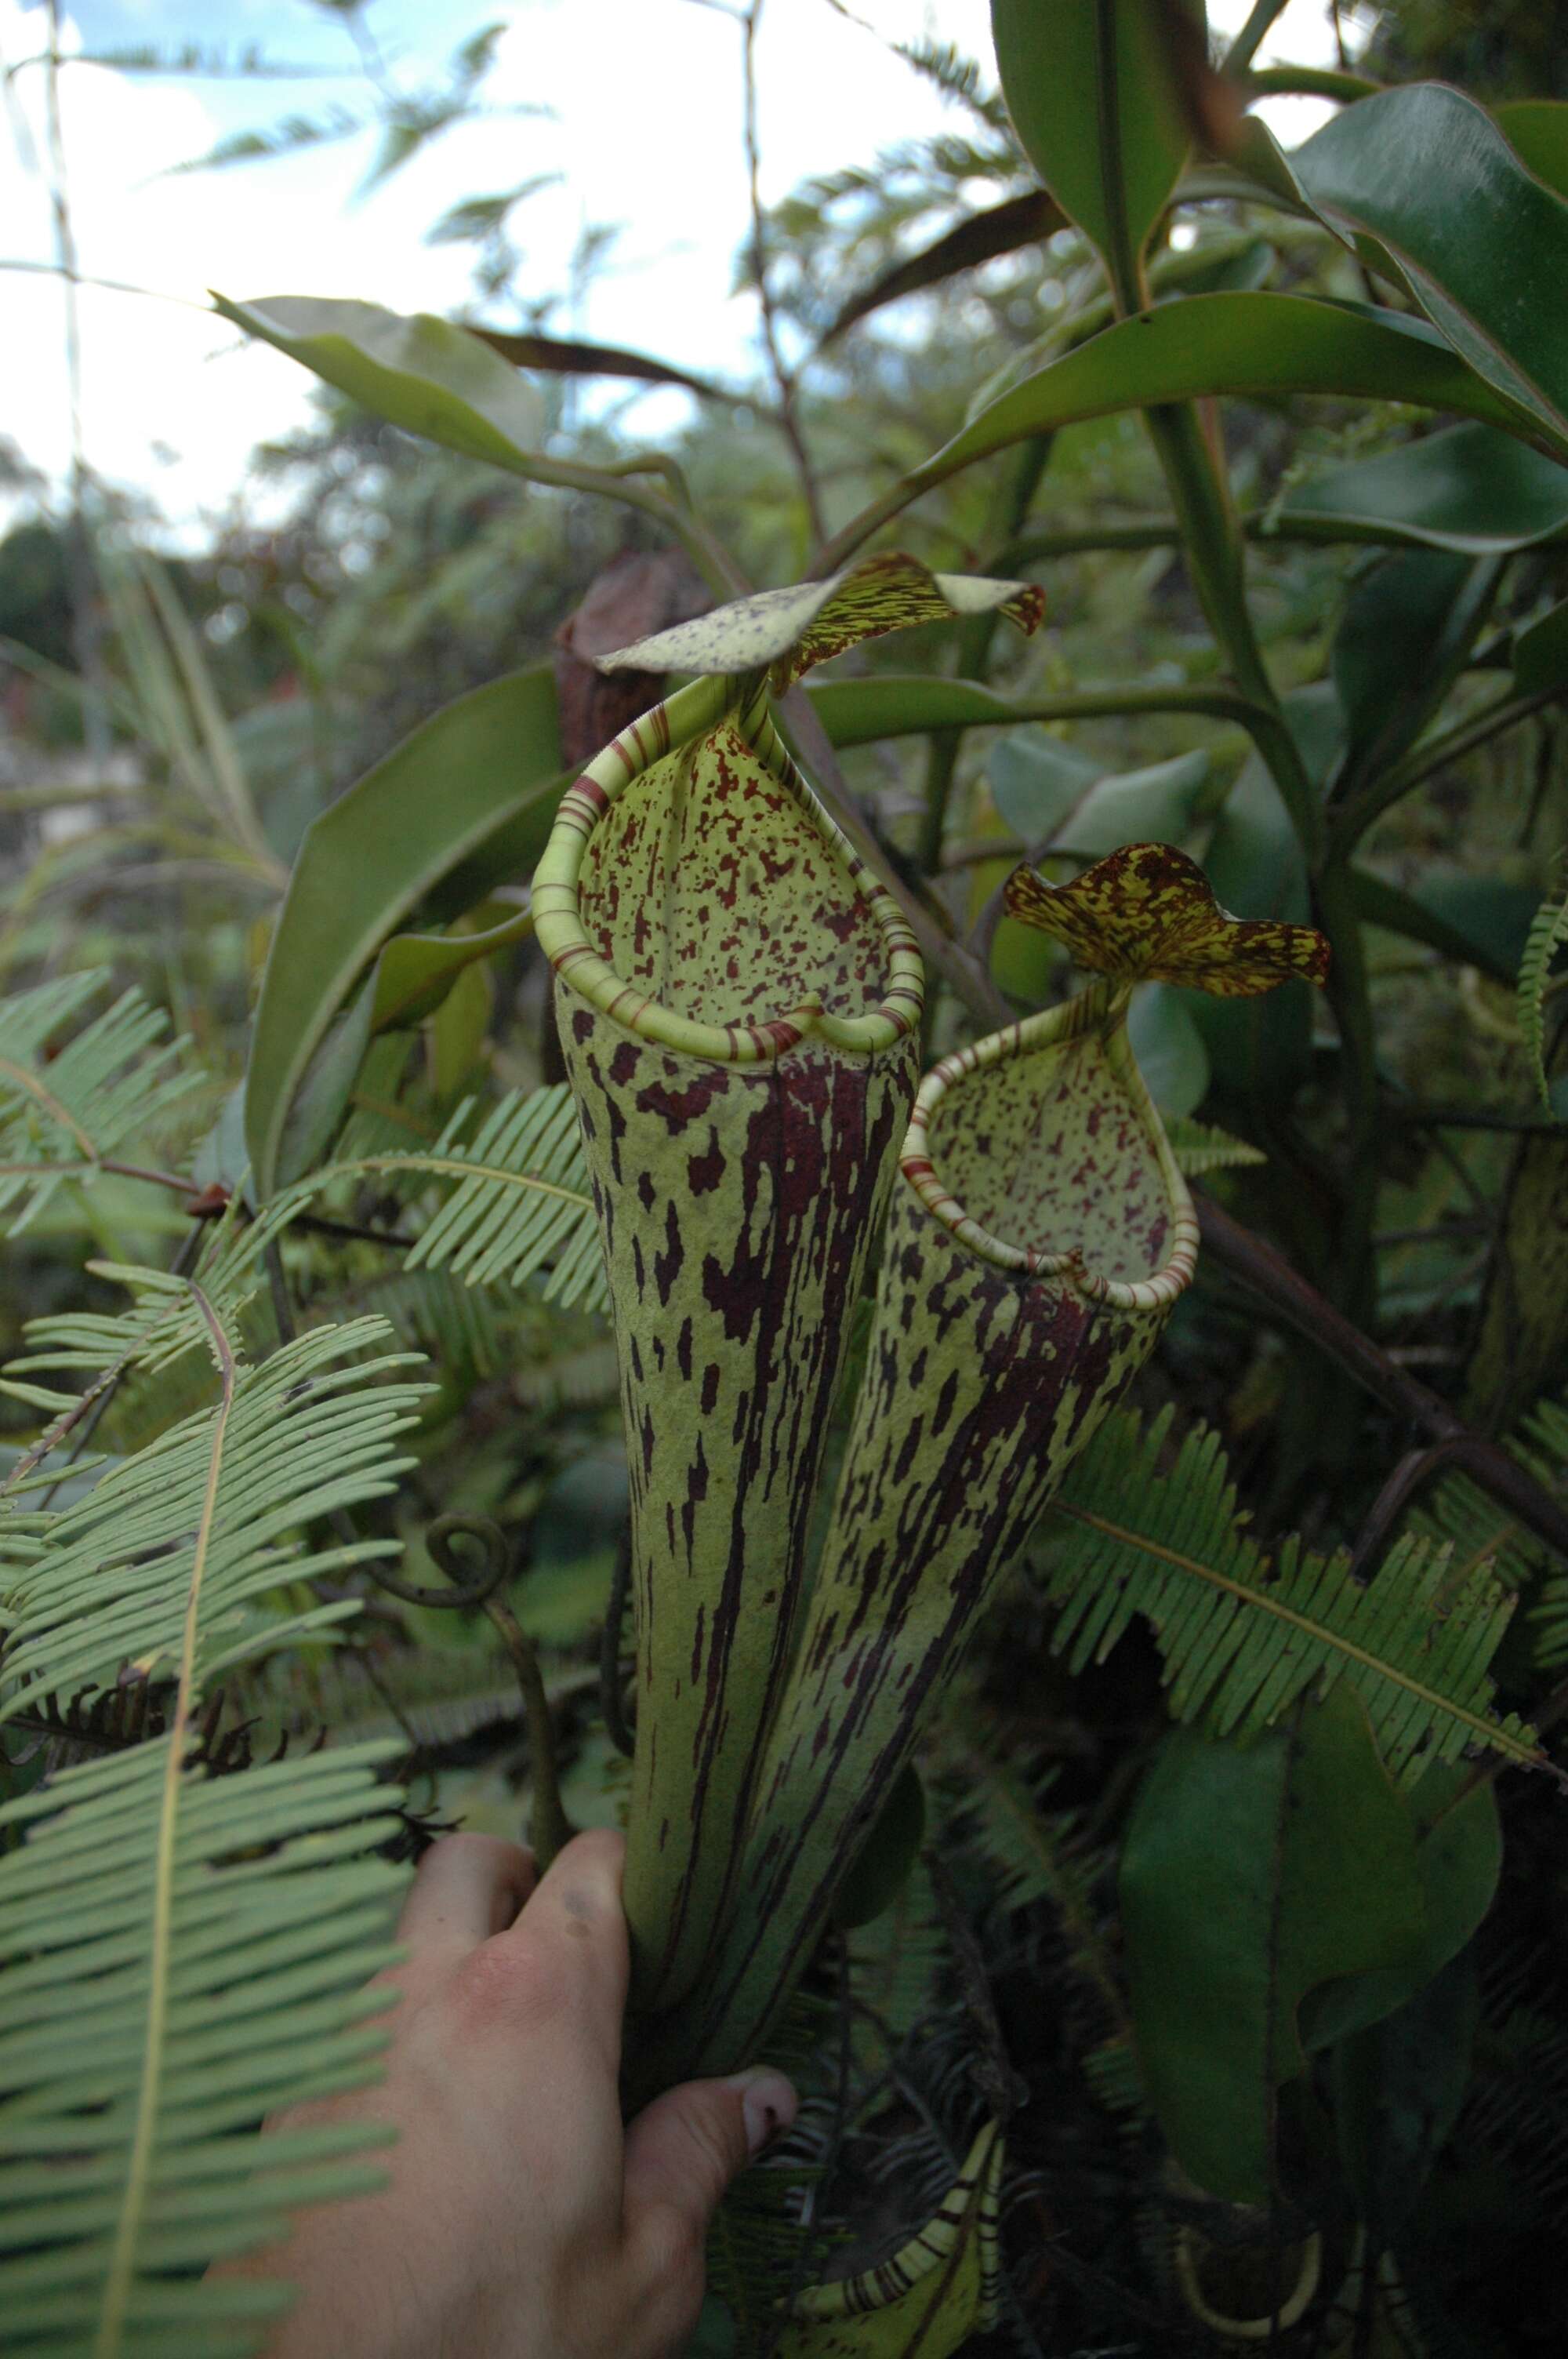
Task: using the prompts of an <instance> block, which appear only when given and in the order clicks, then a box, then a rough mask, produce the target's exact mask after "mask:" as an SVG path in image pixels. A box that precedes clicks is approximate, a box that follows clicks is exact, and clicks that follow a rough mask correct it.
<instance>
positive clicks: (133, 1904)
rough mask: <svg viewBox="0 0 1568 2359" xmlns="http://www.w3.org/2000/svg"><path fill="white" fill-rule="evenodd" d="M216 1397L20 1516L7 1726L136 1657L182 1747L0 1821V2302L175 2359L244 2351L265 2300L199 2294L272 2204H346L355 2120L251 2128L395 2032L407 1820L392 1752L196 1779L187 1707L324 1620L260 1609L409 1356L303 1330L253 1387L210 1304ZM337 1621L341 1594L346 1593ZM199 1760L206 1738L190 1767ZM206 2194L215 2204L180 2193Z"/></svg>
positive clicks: (387, 1431) (347, 2076)
mask: <svg viewBox="0 0 1568 2359" xmlns="http://www.w3.org/2000/svg"><path fill="white" fill-rule="evenodd" d="M190 1291H191V1294H192V1296H193V1298H194V1299H196V1302H197V1307H198V1309H199V1310H200V1312H201V1315H202V1316H203V1317H204V1318H205V1319H206V1320H207V1323H208V1334H209V1342H210V1345H211V1351H212V1355H213V1358H214V1361H215V1363H216V1364H217V1367H218V1372H219V1383H220V1396H219V1399H218V1402H217V1405H216V1406H215V1408H212V1409H211V1410H209V1411H206V1412H204V1413H203V1414H202V1415H200V1417H198V1418H194V1419H186V1420H183V1421H182V1422H181V1423H180V1424H179V1425H177V1426H175V1427H173V1428H171V1429H170V1430H169V1431H168V1433H166V1434H165V1435H164V1436H162V1437H161V1438H160V1440H158V1441H157V1442H156V1443H154V1444H153V1445H152V1446H151V1447H150V1448H149V1449H148V1450H146V1451H140V1452H138V1453H137V1454H136V1456H135V1458H133V1459H130V1460H126V1461H124V1462H121V1463H120V1464H118V1465H115V1466H114V1467H112V1468H111V1469H110V1470H109V1471H108V1472H107V1473H105V1474H104V1475H103V1479H102V1481H101V1482H100V1484H98V1486H97V1487H96V1488H95V1489H94V1490H93V1491H92V1493H90V1494H89V1495H87V1497H86V1498H85V1499H83V1500H81V1501H80V1502H79V1503H77V1504H75V1505H73V1506H70V1507H69V1508H66V1509H64V1510H63V1511H62V1512H61V1513H60V1514H59V1515H58V1516H56V1517H47V1516H45V1517H31V1516H30V1517H15V1516H14V1517H13V1518H12V1520H13V1521H25V1522H26V1524H27V1527H28V1546H27V1549H25V1550H24V1551H22V1560H21V1562H20V1564H19V1565H18V1566H16V1568H15V1569H14V1570H13V1571H12V1573H11V1575H10V1577H9V1580H8V1583H7V1593H6V1595H5V1607H6V1612H7V1614H8V1616H9V1618H10V1619H11V1621H12V1623H13V1625H14V1626H13V1629H12V1633H11V1636H10V1638H9V1640H8V1643H7V1647H6V1654H5V1666H4V1671H5V1686H6V1690H7V1691H6V1694H5V1701H4V1703H3V1704H0V1721H3V1720H4V1719H5V1718H6V1717H11V1716H15V1715H16V1713H17V1712H19V1711H20V1710H22V1709H23V1707H24V1706H25V1705H26V1703H27V1701H28V1699H30V1698H31V1699H37V1698H38V1697H40V1696H42V1695H44V1694H47V1693H49V1692H51V1691H56V1690H70V1689H71V1688H72V1687H74V1686H76V1685H78V1684H80V1683H81V1682H83V1681H85V1682H87V1683H88V1684H97V1685H98V1686H100V1687H105V1686H107V1685H108V1684H109V1682H111V1681H112V1680H113V1679H114V1675H115V1672H116V1670H117V1669H118V1667H119V1664H120V1663H121V1662H122V1661H123V1659H124V1655H125V1653H126V1651H127V1650H128V1648H129V1647H135V1650H136V1652H137V1653H138V1655H140V1656H142V1657H143V1658H144V1659H145V1658H146V1654H147V1653H149V1652H150V1653H151V1654H152V1655H154V1656H156V1657H162V1658H164V1659H165V1665H166V1668H167V1669H169V1670H171V1671H172V1700H171V1701H170V1702H169V1703H168V1707H167V1718H168V1728H167V1734H157V1736H154V1737H152V1738H150V1739H149V1740H148V1741H147V1742H146V1743H143V1744H140V1745H133V1746H132V1747H131V1748H130V1750H129V1751H122V1752H116V1753H114V1754H113V1755H112V1756H108V1757H106V1758H104V1759H102V1760H95V1761H90V1762H87V1763H84V1764H82V1765H81V1766H79V1767H75V1768H71V1769H69V1770H66V1771H65V1772H63V1773H62V1774H61V1775H60V1776H59V1777H56V1778H55V1779H54V1780H53V1781H52V1782H51V1783H49V1785H48V1786H47V1787H45V1788H41V1789H40V1790H38V1791H37V1792H34V1793H31V1794H28V1795H26V1796H24V1797H23V1798H21V1799H18V1800H16V1801H13V1802H11V1803H9V1804H7V1805H6V1806H5V1809H4V1810H0V1841H4V1840H5V1838H7V1837H9V1839H10V1840H11V1841H12V1842H13V1843H16V1839H17V1838H18V1837H24V1838H26V1839H25V1840H23V1841H21V1842H20V1843H19V1846H18V1847H16V1848H14V1849H12V1850H11V1851H10V1852H9V1853H8V1854H6V1855H5V1856H3V1857H0V2024H3V2025H4V2027H5V2028H4V2031H3V2032H0V2091H4V2095H3V2097H0V2212H3V2215H4V2219H5V2229H4V2232H3V2234H0V2312H3V2314H4V2316H5V2322H6V2331H7V2340H8V2341H9V2340H11V2339H15V2341H16V2346H17V2347H18V2348H23V2347H25V2348H27V2350H29V2351H37V2352H39V2353H43V2352H49V2351H58V2352H60V2353H61V2354H64V2353H68V2352H80V2351H82V2350H85V2349H89V2348H91V2349H92V2351H93V2352H94V2353H95V2354H100V2359H156V2354H162V2353H165V2352H168V2350H170V2349H172V2348H175V2347H178V2350H179V2351H180V2352H181V2354H184V2359H204V2354H213V2359H217V2354H221V2353H222V2354H228V2353H235V2352H243V2351H246V2350H249V2349H252V2348H254V2344H255V2343H256V2342H257V2341H259V2339H260V2337H261V2335H262V2334H263V2332H265V2325H266V2321H267V2320H268V2318H269V2317H270V2316H271V2315H273V2314H275V2313H276V2310H278V2309H279V2308H281V2307H282V2306H283V2304H284V2302H285V2301H286V2299H287V2292H286V2289H285V2288H282V2287H278V2286H258V2285H256V2284H255V2283H254V2281H251V2280H249V2279H243V2278H241V2279H227V2280H226V2279H224V2278H222V2277H218V2278H202V2277H200V2275H199V2274H198V2273H199V2272H200V2269H201V2268H202V2267H203V2266H204V2265H205V2264H206V2263H207V2262H208V2261H210V2260H211V2259H212V2258H213V2257H215V2256H222V2255H223V2254H227V2253H238V2252H241V2251H243V2250H246V2249H248V2248H250V2247H251V2246H254V2245H260V2244H263V2243H265V2242H268V2241H271V2240H273V2239H275V2238H276V2235H277V2234H279V2232H280V2231H281V2229H282V2227H283V2224H284V2220H285V2215H286V2213H287V2212H288V2211H289V2210H292V2209H294V2208H297V2207H298V2206H299V2205H301V2204H304V2203H308V2202H314V2201H320V2200H321V2199H322V2198H324V2197H326V2196H328V2195H333V2194H347V2193H351V2192H356V2191H359V2190H362V2189H364V2188H365V2187H367V2186H369V2185H373V2184H374V2183H376V2180H377V2179H378V2178H379V2174H378V2173H375V2172H373V2171H370V2170H368V2169H366V2167H365V2165H364V2164H363V2162H362V2161H361V2160H358V2159H355V2158H353V2155H352V2149H353V2148H354V2147H357V2146H361V2145H362V2144H364V2143H366V2142H367V2141H368V2140H369V2139H372V2138H373V2137H374V2135H375V2134H374V2132H373V2130H372V2129H366V2130H355V2129H353V2128H351V2127H348V2126H345V2125H341V2124H321V2125H315V2126H311V2127H308V2128H301V2129H296V2130H291V2131H288V2132H287V2133H284V2134H282V2135H280V2136H272V2137H267V2138H265V2139H264V2138H260V2137H258V2136H257V2135H256V2129H255V2125H256V2122H257V2120H258V2118H259V2117H260V2115H261V2114H263V2113H264V2112H265V2111H266V2110H267V2109H268V2108H270V2107H274V2106H280V2105H284V2104H293V2103H297V2102H298V2101H299V2100H301V2099H303V2098H306V2097H312V2096H319V2095H324V2094H327V2093H330V2092H331V2091H333V2090H336V2089H341V2088H342V2087H344V2086H346V2085H348V2084H349V2083H351V2082H354V2081H356V2080H358V2079H361V2078H362V2077H363V2075H364V2071H365V2069H366V2063H367V2060H368V2057H369V2055H370V2052H371V2051H372V2049H374V2048H375V2047H377V2046H379V2044H380V2036H379V2034H378V2032H377V2031H376V2030H375V2029H374V2027H372V2026H369V2025H368V2024H367V2023H366V2021H365V2018H366V2017H367V2016H368V2015H369V2014H371V2013H373V2011H374V2010H375V2008H376V2006H377V2005H378V2000H377V1998H376V1996H375V1995H373V1994H368V1995H367V1993H366V1992H365V1990H364V1987H363V1985H364V1983H365V1980H366V1978H367V1976H368V1975H370V1974H371V1973H373V1972H374V1970H375V1969H376V1967H377V1966H379V1965H381V1964H384V1962H386V1961H387V1958H388V1956H389V1951H388V1947H387V1939H386V1936H387V1907H388V1902H389V1899H390V1898H391V1897H392V1895H393V1893H394V1892H395V1889H396V1887H397V1886H398V1885H399V1884H400V1883H401V1882H402V1876H401V1875H400V1873H399V1871H398V1870H396V1869H395V1868H394V1867H392V1866H390V1865H388V1864H385V1863H384V1862H382V1861H380V1860H377V1859H375V1858H374V1857H373V1856H371V1853H372V1849H373V1845H374V1844H375V1843H377V1842H379V1841H381V1840H383V1839H384V1837H385V1836H386V1835H388V1834H390V1833H391V1832H393V1830H394V1829H395V1825H396V1823H397V1822H396V1820H395V1816H394V1815H393V1813H392V1811H391V1810H390V1809H389V1807H388V1805H389V1804H391V1803H394V1802H395V1800H396V1799H397V1798H396V1797H395V1795H392V1794H389V1792H388V1791H387V1789H385V1788H382V1787H379V1786H378V1785H376V1783H375V1781H374V1777H373V1772H374V1769H375V1767H377V1765H378V1764H379V1763H380V1762H382V1761H383V1760H384V1759H385V1758H386V1757H387V1756H389V1755H390V1754H391V1753H393V1752H394V1751H395V1750H396V1749H397V1747H396V1745H372V1746H362V1747H360V1748H357V1749H356V1750H354V1751H352V1752H342V1753H334V1752H327V1753H320V1754H312V1755H308V1756H304V1757H303V1758H299V1757H297V1758H295V1759H292V1760H288V1759H285V1760H279V1761H274V1762H269V1763H267V1764H265V1766H262V1767H246V1768H244V1769H242V1770H241V1771H239V1772H238V1773H237V1774H235V1775H232V1776H227V1777H211V1776H209V1775H208V1774H207V1771H206V1769H205V1768H204V1767H203V1765H202V1763H201V1761H200V1748H199V1745H198V1743H197V1740H198V1739H199V1735H200V1721H199V1709H200V1701H201V1696H202V1690H203V1688H204V1686H205V1685H206V1684H207V1683H208V1682H209V1681H211V1680H212V1679H213V1677H214V1676H215V1675H216V1674H217V1673H218V1672H219V1671H220V1670H221V1669H222V1667H223V1666H224V1665H225V1664H226V1663H232V1662H238V1661H243V1660H248V1659H252V1658H254V1657H255V1656H257V1655H258V1654H259V1653H260V1652H262V1651H263V1650H264V1649H265V1648H268V1647H274V1646H276V1645H277V1644H279V1643H280V1642H283V1641H286V1640H287V1639H289V1638H291V1637H293V1636H297V1635H298V1634H299V1633H300V1632H301V1631H309V1632H311V1633H313V1634H314V1633H317V1632H320V1631H322V1630H324V1629H325V1627H326V1625H329V1624H330V1623H334V1622H336V1621H337V1620H339V1619H341V1614H342V1612H343V1610H344V1609H343V1607H342V1606H341V1605H336V1604H334V1605H328V1606H324V1607H320V1608H317V1609H313V1610H311V1609H308V1610H307V1611H305V1612H304V1613H303V1614H294V1615H292V1616H288V1615H283V1616H274V1617H273V1618H271V1619H268V1620H265V1621H264V1620H263V1619H261V1618H260V1616H259V1615H258V1614H257V1611H256V1602H257V1600H258V1598H259V1594H260V1593H261V1592H262V1591H263V1590H265V1589H268V1588H276V1585H277V1584H278V1582H280V1581H281V1580H284V1579H287V1578H288V1577H289V1576H290V1575H294V1576H297V1575H299V1574H300V1573H306V1574H308V1572H310V1571H312V1570H319V1569H321V1568H322V1567H324V1566H325V1565H326V1564H328V1563H330V1562H334V1561H336V1562H341V1561H342V1560H343V1559H344V1555H345V1553H347V1554H351V1555H356V1554H362V1553H364V1552H365V1551H362V1550H351V1551H347V1552H345V1551H341V1550H339V1551H333V1552H332V1554H331V1555H330V1556H318V1557H314V1558H310V1557H303V1558H302V1557H300V1556H298V1555H297V1554H296V1553H294V1552H293V1550H292V1549H291V1548H290V1546H289V1538H290V1536H292V1535H293V1534H295V1533H296V1532H297V1531H298V1529H299V1528H300V1527H302V1526H304V1525H305V1524H307V1523H308V1521H309V1520H311V1519H312V1518H313V1517H316V1516H319V1515H321V1514H324V1513H326V1512H327V1511H328V1509H329V1508H330V1507H331V1506H347V1505H349V1504H351V1503H353V1502H357V1501H360V1500H363V1499H367V1498H372V1497H374V1496H376V1495H379V1494H381V1493H383V1492H384V1491H385V1490H386V1489H388V1488H389V1487H390V1485H391V1483H392V1480H393V1478H394V1476H395V1472H396V1463H397V1462H395V1460H393V1459H392V1457H391V1455H390V1452H391V1448H392V1444H393V1441H394V1439H395V1435H396V1434H397V1432H398V1431H400V1430H402V1429H403V1428H404V1427H405V1426H406V1424H407V1422H408V1411H409V1408H410V1407H411V1404H412V1400H413V1397H414V1394H413V1389H412V1387H410V1386H407V1385H406V1384H405V1385H394V1386H375V1385H373V1382H372V1380H373V1378H375V1377H376V1376H377V1375H380V1374H381V1373H382V1371H383V1370H384V1369H385V1368H386V1367H387V1366H388V1364H389V1363H388V1362H387V1361H386V1360H385V1359H383V1360H381V1361H370V1362H361V1363H360V1364H358V1365H356V1366H353V1367H344V1366H343V1365H342V1363H343V1362H344V1361H345V1359H346V1358H347V1356H348V1355H349V1354H350V1353H354V1352H357V1351H362V1350H363V1349H364V1348H365V1347H367V1346H379V1345H380V1344H381V1343H384V1341H385V1340H387V1336H388V1331H387V1329H386V1328H385V1326H384V1323H383V1322H381V1321H362V1322H361V1323H360V1325H359V1326H358V1327H356V1328H350V1329H345V1330H343V1331H341V1332H339V1331H333V1330H330V1329H327V1330H318V1331H315V1332H311V1333H309V1334H306V1335H303V1336H301V1337H300V1338H299V1339H298V1340H297V1343H291V1344H288V1345H287V1346H286V1347H285V1348H284V1349H283V1350H281V1351H279V1352H277V1353H275V1354H274V1355H273V1357H272V1358H271V1359H270V1360H268V1361H266V1362H265V1363H264V1364H262V1365H261V1366H260V1367H259V1368H253V1367H249V1366H247V1365H246V1364H244V1362H243V1359H242V1358H241V1356H240V1354H239V1352H238V1350H237V1347H236V1343H235V1339H234V1336H233V1334H232V1332H231V1331H230V1330H229V1329H228V1328H227V1327H226V1326H225V1324H224V1322H223V1321H222V1319H221V1318H220V1317H219V1316H218V1315H217V1313H216V1312H215V1311H213V1310H212V1309H211V1303H210V1302H209V1301H208V1300H207V1299H206V1298H205V1297H204V1296H201V1295H200V1290H199V1289H197V1288H191V1289H190ZM391 1364H395V1365H402V1364H405V1363H404V1362H401V1361H398V1362H395V1363H391ZM350 1604H351V1602H350ZM193 1748H194V1749H193ZM193 2186H200V2190H201V2201H200V2203H199V2204H196V2203H192V2202H191V2201H190V2190H191V2188H192V2187H193Z"/></svg>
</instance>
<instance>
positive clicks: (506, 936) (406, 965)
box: [371, 901, 534, 1032]
mask: <svg viewBox="0 0 1568 2359" xmlns="http://www.w3.org/2000/svg"><path fill="white" fill-rule="evenodd" d="M505 911H506V905H505V903H504V902H503V901H498V902H496V903H494V904H493V905H492V907H491V908H489V909H486V910H481V911H477V912H476V913H475V915H476V916H477V917H484V916H489V917H491V918H492V919H493V922H492V924H490V925H488V926H481V927H480V929H479V930H478V931H477V932H472V933H466V932H454V933H447V934H395V935H394V936H393V938H392V940H390V941H389V942H388V943H387V945H386V948H385V949H384V951H382V953H381V956H380V957H379V958H378V959H377V961H376V962H375V989H374V992H373V995H372V1003H371V1029H372V1031H373V1032H386V1031H395V1030H402V1029H405V1028H406V1027H409V1026H411V1025H415V1024H418V1023H420V1022H422V1020H423V1019H424V1018H425V1017H426V1016H432V1015H434V1014H435V1011H436V1010H437V1008H438V1007H439V1006H440V1005H441V1002H442V1001H443V1000H444V999H445V998H446V996H447V994H448V993H449V991H450V990H451V988H452V985H453V984H454V983H455V982H456V980H457V978H458V976H459V975H460V974H461V973H462V971H463V969H464V968H465V967H467V966H471V965H472V964H473V963H474V962H475V961H476V960H479V959H490V958H494V957H495V956H496V955H497V953H498V952H499V951H503V950H509V949H510V948H511V946H512V944H513V943H514V942H520V941H524V940H526V939H527V937H528V936H529V935H530V934H531V933H532V932H533V930H534V912H533V910H532V909H531V908H522V909H517V908H514V909H512V910H511V911H510V913H507V914H503V913H504V912H505Z"/></svg>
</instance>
